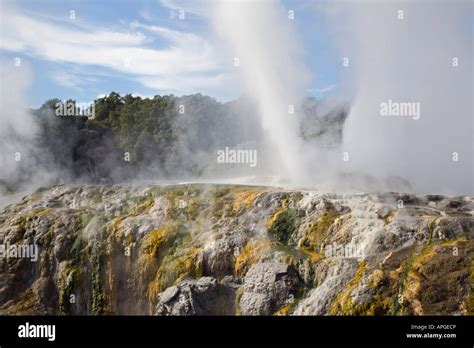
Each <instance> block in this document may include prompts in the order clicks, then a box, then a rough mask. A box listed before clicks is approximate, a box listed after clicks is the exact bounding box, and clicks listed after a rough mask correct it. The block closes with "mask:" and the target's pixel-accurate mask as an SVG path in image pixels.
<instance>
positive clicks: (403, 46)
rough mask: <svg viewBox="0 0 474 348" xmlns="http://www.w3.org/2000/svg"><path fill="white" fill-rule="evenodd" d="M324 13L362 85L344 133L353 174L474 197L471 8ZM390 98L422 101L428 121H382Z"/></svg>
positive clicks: (391, 5) (360, 6)
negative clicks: (383, 106)
mask: <svg viewBox="0 0 474 348" xmlns="http://www.w3.org/2000/svg"><path fill="white" fill-rule="evenodd" d="M319 9H320V8H319ZM326 10H330V11H327V14H328V16H329V17H328V18H329V23H331V24H332V29H333V30H334V32H337V33H338V34H337V35H336V37H335V39H336V40H337V41H338V45H339V49H340V52H341V54H342V55H343V56H347V57H349V59H350V65H349V67H347V68H346V69H347V70H346V71H347V72H348V75H349V76H351V77H352V78H353V81H352V82H353V83H354V85H355V100H354V103H353V105H352V107H351V113H350V115H349V118H348V120H347V122H346V124H345V128H344V144H343V151H347V152H348V153H349V156H350V159H349V161H348V162H347V169H348V170H350V171H358V172H364V173H368V174H371V175H375V176H378V177H383V176H391V175H397V176H401V177H404V178H406V179H408V180H409V182H410V183H411V185H412V187H413V189H414V190H415V191H418V192H428V191H429V192H439V193H450V194H472V193H473V192H474V180H473V177H474V174H473V159H474V150H473V146H474V143H473V131H474V129H473V109H472V83H473V70H472V68H473V67H472V58H473V57H472V44H473V43H472V35H473V30H472V26H471V25H472V20H473V12H472V2H469V1H444V2H424V1H418V2H410V3H408V2H388V1H385V2H383V3H374V2H364V3H361V2H358V3H357V4H353V3H337V4H336V5H334V6H329V7H326ZM400 11H403V12H400ZM400 17H403V18H400ZM455 58H456V59H457V62H458V66H457V67H455V66H453V63H455V61H456V59H455ZM345 82H346V83H347V82H348V81H347V80H346V81H345ZM389 99H391V100H392V101H397V102H401V101H404V102H417V103H419V105H420V119H418V120H414V119H413V117H383V116H381V115H380V104H381V103H383V102H387V101H388V100H389ZM456 154H457V159H458V160H457V161H456V160H455V159H456Z"/></svg>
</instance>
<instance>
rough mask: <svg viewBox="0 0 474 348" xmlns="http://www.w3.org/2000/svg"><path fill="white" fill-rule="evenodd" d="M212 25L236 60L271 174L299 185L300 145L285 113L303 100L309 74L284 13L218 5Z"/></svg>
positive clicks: (261, 5)
mask: <svg viewBox="0 0 474 348" xmlns="http://www.w3.org/2000/svg"><path fill="white" fill-rule="evenodd" d="M213 21H214V26H215V28H216V31H217V33H218V34H219V35H220V36H221V37H222V38H223V39H224V40H225V41H226V42H227V43H228V44H229V49H230V50H231V52H232V53H234V54H235V58H237V59H238V65H239V66H238V69H239V72H240V76H241V77H242V79H243V83H244V87H245V90H246V91H247V93H248V94H249V95H252V96H253V97H254V98H255V99H256V101H257V103H258V108H259V113H258V114H259V116H260V119H261V124H262V126H263V128H264V130H266V134H267V136H268V141H269V142H270V144H271V145H273V151H274V152H275V156H274V158H273V162H274V163H275V164H277V166H276V169H277V172H278V173H279V175H281V176H284V177H286V178H288V179H290V180H291V181H292V182H293V183H300V182H301V181H302V180H304V179H305V177H304V175H305V174H306V173H307V171H306V170H305V168H304V167H305V165H304V162H303V161H301V153H302V149H303V143H302V140H301V139H300V137H299V135H298V132H299V125H298V122H297V119H296V117H295V115H294V114H291V113H289V108H291V107H292V106H293V107H295V108H296V106H297V105H298V104H299V102H300V100H301V98H302V96H303V95H304V87H305V85H306V83H307V82H308V80H309V71H308V70H307V69H306V68H305V67H304V66H303V64H301V59H300V55H301V46H300V44H299V43H298V35H297V33H296V31H295V30H294V28H293V27H292V26H291V24H290V23H291V22H290V20H289V19H288V13H287V12H286V11H285V10H284V8H283V7H282V6H280V5H279V4H278V3H268V2H219V3H216V7H215V9H214V16H213ZM291 105H292V106H291Z"/></svg>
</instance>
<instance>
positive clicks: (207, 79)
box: [0, 5, 222, 92]
mask: <svg viewBox="0 0 474 348" xmlns="http://www.w3.org/2000/svg"><path fill="white" fill-rule="evenodd" d="M2 11H3V12H4V13H3V14H2V19H3V20H2V23H1V31H2V40H1V41H0V48H1V49H4V50H7V51H11V52H20V53H23V54H26V55H29V56H32V57H34V58H39V59H43V60H48V61H53V62H57V63H69V64H70V63H72V64H76V65H78V66H96V67H102V68H106V69H111V70H113V71H115V72H118V73H120V74H123V75H124V76H126V77H128V78H132V79H134V80H136V81H138V82H140V83H142V84H143V85H145V86H147V87H150V88H160V89H170V90H174V91H182V92H190V91H193V90H195V89H199V88H198V87H201V86H202V85H214V84H215V82H216V81H218V80H219V79H221V78H222V77H221V74H222V72H219V70H220V64H219V62H218V59H217V58H216V57H218V55H217V54H216V49H215V48H214V47H213V45H212V44H211V43H210V42H208V41H207V40H206V39H204V38H202V37H200V36H199V35H196V34H194V33H188V32H184V31H177V30H172V29H169V28H165V27H160V26H149V25H144V24H141V23H139V22H133V23H131V24H129V25H124V27H123V28H119V29H121V30H110V29H108V28H102V27H97V26H92V25H84V26H78V25H75V24H68V23H67V22H64V20H58V21H55V20H53V19H51V18H45V17H41V16H35V17H34V18H33V17H32V16H30V15H28V14H26V13H25V12H22V11H21V10H20V9H19V8H16V7H12V6H7V5H2ZM156 43H159V44H160V46H161V47H160V48H156V46H157V45H156ZM163 43H164V47H163ZM153 46H155V47H153ZM184 74H186V75H187V74H189V75H191V76H193V78H189V79H187V78H186V79H185V78H179V77H177V76H178V75H179V76H183V75H184ZM54 79H55V80H56V82H58V83H59V84H61V85H63V86H70V87H72V86H74V80H73V79H72V76H71V74H68V73H67V72H64V73H62V74H57V75H56V76H55V77H54ZM162 87H163V88H162Z"/></svg>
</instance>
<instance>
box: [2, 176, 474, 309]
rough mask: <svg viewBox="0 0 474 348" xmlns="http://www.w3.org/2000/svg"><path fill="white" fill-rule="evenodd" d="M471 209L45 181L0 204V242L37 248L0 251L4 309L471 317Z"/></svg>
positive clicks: (392, 196) (369, 197) (456, 203)
mask: <svg viewBox="0 0 474 348" xmlns="http://www.w3.org/2000/svg"><path fill="white" fill-rule="evenodd" d="M473 214H474V197H471V196H465V197H444V196H439V195H410V194H397V193H377V194H360V195H356V194H351V195H341V194H337V195H336V194H320V193H316V192H311V191H303V190H301V191H295V190H285V189H278V188H269V187H260V186H231V185H202V184H192V185H191V184H190V185H175V186H132V185H121V186H73V185H58V186H53V187H49V188H44V189H40V190H38V191H37V192H35V193H33V194H31V195H29V196H26V197H24V198H23V199H21V200H20V201H19V202H18V203H16V204H11V205H9V206H7V207H4V208H3V209H2V210H1V211H0V245H3V246H4V250H20V249H19V246H37V248H38V249H37V250H38V255H37V260H36V261H34V260H33V258H31V257H30V258H28V257H25V255H27V254H23V255H22V256H23V257H19V256H21V255H20V254H15V253H13V252H10V253H4V255H3V256H2V255H0V256H2V257H1V258H0V275H1V276H0V314H61V315H83V314H86V315H100V314H104V315H108V314H147V315H220V314H223V315H441V314H446V315H469V314H471V315H472V314H473V312H474V295H473V294H474V293H473V277H474V275H473V263H472V256H473V254H474V249H473V242H472V240H473V237H474V215H473ZM15 248H16V249H15ZM25 250H26V249H25Z"/></svg>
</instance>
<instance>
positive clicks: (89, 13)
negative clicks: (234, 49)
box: [0, 0, 340, 106]
mask: <svg viewBox="0 0 474 348" xmlns="http://www.w3.org/2000/svg"><path fill="white" fill-rule="evenodd" d="M210 4H211V5H210V6H212V3H210ZM282 5H283V6H284V7H285V8H286V9H287V10H289V9H292V10H294V11H295V20H294V24H295V26H296V28H297V32H298V34H299V35H300V37H299V40H300V41H301V42H302V43H303V45H304V51H305V54H304V64H305V65H306V67H307V68H308V69H309V70H311V71H312V72H313V74H314V76H313V79H312V81H311V83H310V85H309V86H307V87H308V89H307V91H306V93H307V94H308V95H312V96H316V97H318V96H321V95H323V94H325V93H330V92H331V91H334V90H336V89H337V86H338V72H339V70H338V69H339V66H340V57H338V56H336V55H335V52H336V50H334V49H333V47H332V46H331V44H330V37H329V35H328V33H327V30H326V28H325V27H324V21H323V20H322V19H321V18H317V16H316V15H315V11H312V10H311V9H309V8H308V6H309V2H304V1H301V2H291V3H290V2H289V1H283V2H282ZM0 6H1V13H2V14H1V15H0V19H1V25H0V28H1V31H2V32H1V41H0V60H1V61H2V62H7V64H8V63H12V64H13V62H14V60H15V58H16V57H19V58H21V59H22V62H23V63H24V65H25V66H29V67H30V69H31V70H32V81H31V85H30V88H29V90H28V93H27V94H28V98H29V100H28V103H29V105H32V106H39V105H41V104H42V103H43V102H44V101H45V100H47V99H49V98H54V97H57V98H60V99H68V98H72V99H75V100H77V101H80V102H87V101H91V100H93V99H96V98H97V97H98V96H100V95H103V94H107V93H110V92H111V91H117V92H119V93H122V94H126V93H134V94H139V95H142V96H153V95H155V94H169V93H174V94H177V95H182V94H190V93H197V92H200V93H203V94H208V95H211V96H213V97H215V98H217V99H218V100H223V101H225V100H230V99H234V98H237V97H238V96H239V95H240V94H241V93H242V92H241V91H240V90H239V89H238V88H235V86H234V85H232V83H230V81H231V80H232V78H233V75H232V74H233V73H232V71H231V70H232V69H231V67H230V64H227V62H226V61H225V58H224V55H223V54H222V49H221V48H220V47H219V45H218V44H217V43H216V40H215V35H214V33H213V32H212V28H211V25H210V23H209V18H207V16H206V15H205V14H203V11H204V10H203V9H202V8H200V7H199V3H198V2H196V1H177V0H176V1H175V0H173V1H172V0H161V1H159V0H138V1H129V0H115V1H105V0H85V1H84V0H81V1H77V0H75V1H58V0H40V1H32V0H18V1H14V2H13V1H10V0H3V1H2V2H1V5H0ZM180 8H185V19H184V20H183V19H179V18H178V17H179V9H180ZM70 11H74V14H75V18H74V19H71V18H70V15H71V12H70Z"/></svg>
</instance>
